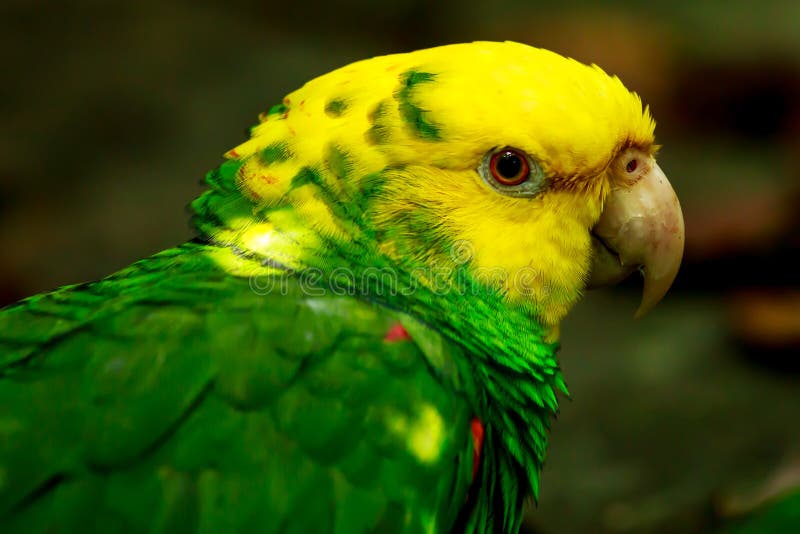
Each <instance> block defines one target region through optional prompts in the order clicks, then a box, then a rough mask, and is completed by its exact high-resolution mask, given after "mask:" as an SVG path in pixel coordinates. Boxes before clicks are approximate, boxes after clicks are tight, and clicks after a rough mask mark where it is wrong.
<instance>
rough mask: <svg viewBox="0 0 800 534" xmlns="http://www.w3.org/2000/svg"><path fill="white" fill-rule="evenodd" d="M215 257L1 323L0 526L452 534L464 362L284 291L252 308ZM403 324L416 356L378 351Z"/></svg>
mask: <svg viewBox="0 0 800 534" xmlns="http://www.w3.org/2000/svg"><path fill="white" fill-rule="evenodd" d="M209 248H210V247H208V246H206V245H203V244H197V243H188V244H186V245H184V246H182V247H178V248H176V249H172V250H169V251H166V252H164V253H161V254H159V255H156V256H154V257H152V258H150V259H147V260H143V261H141V262H138V263H136V264H134V265H133V266H131V267H130V268H128V269H126V270H123V271H121V272H120V273H118V274H116V275H113V276H111V277H109V278H107V279H105V280H103V281H100V282H96V283H92V284H86V285H80V286H71V287H67V288H62V289H60V290H58V291H55V292H53V293H49V294H44V295H39V296H36V297H33V298H30V299H28V300H25V301H22V302H21V303H19V304H17V305H14V306H12V307H10V308H7V309H6V310H4V311H3V312H2V313H0V525H2V529H0V530H2V531H3V532H4V533H6V532H26V533H31V532H44V531H48V532H73V531H75V532H77V531H94V532H100V531H102V532H110V531H120V532H128V531H130V532H136V531H148V532H167V531H169V532H190V531H191V532H230V531H245V530H247V531H254V530H258V531H260V532H282V533H283V532H341V533H345V532H347V533H349V532H369V531H373V532H441V531H446V530H448V528H449V526H450V525H452V524H453V522H454V521H455V520H456V517H457V515H458V513H459V510H460V509H461V508H462V506H463V504H464V502H465V500H466V498H467V492H468V488H469V485H470V482H471V475H472V440H471V438H470V434H469V421H470V418H471V417H472V415H473V413H474V411H473V408H472V407H471V406H470V404H469V402H468V401H467V400H466V395H464V394H463V393H462V392H461V385H460V383H461V381H462V377H461V373H460V371H459V369H458V368H457V364H456V363H454V362H456V360H463V359H464V358H463V356H460V357H459V358H454V357H453V355H452V351H457V350H458V349H457V348H456V347H455V346H453V345H448V344H446V343H444V342H443V341H442V340H441V338H439V337H438V336H437V335H436V334H433V333H432V331H430V330H428V329H427V328H425V327H424V326H422V325H420V324H419V323H415V322H414V321H413V320H411V319H410V318H408V317H407V316H404V315H403V314H401V313H399V312H395V311H392V310H388V309H386V308H382V307H379V306H376V305H373V304H370V303H368V302H364V301H361V300H357V299H354V298H352V297H342V296H333V295H330V294H328V295H322V296H311V295H308V294H306V293H305V292H304V291H303V290H302V288H301V287H300V286H299V285H298V284H297V282H296V281H293V280H289V282H288V283H285V284H284V286H283V287H282V290H281V291H275V292H272V293H270V294H267V295H263V294H257V293H256V292H253V291H252V290H251V289H250V286H249V284H248V281H247V280H246V279H241V278H236V277H233V276H230V275H228V274H227V273H225V272H223V271H222V270H220V269H219V268H217V267H216V266H215V265H214V263H213V262H211V261H210V260H209V259H208V255H207V252H208V249H209ZM398 321H402V322H403V323H404V324H406V325H407V326H408V328H409V331H411V330H413V331H414V332H415V334H419V337H420V339H421V341H420V343H416V342H409V341H403V342H389V341H386V340H384V334H385V333H386V331H387V330H389V328H390V327H391V326H392V325H393V324H396V323H397V322H398ZM423 351H425V352H426V353H427V354H424V353H423Z"/></svg>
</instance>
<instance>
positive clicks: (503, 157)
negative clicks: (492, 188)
mask: <svg viewBox="0 0 800 534" xmlns="http://www.w3.org/2000/svg"><path fill="white" fill-rule="evenodd" d="M489 170H490V171H491V173H492V178H494V179H495V180H497V182H498V183H499V184H501V185H506V186H514V185H519V184H521V183H522V182H524V181H525V180H527V179H528V175H529V174H530V168H529V167H528V160H527V159H525V156H524V155H523V154H521V153H520V152H517V151H516V150H512V149H510V148H507V149H504V150H501V151H500V152H498V153H496V154H494V155H493V156H492V159H491V160H489Z"/></svg>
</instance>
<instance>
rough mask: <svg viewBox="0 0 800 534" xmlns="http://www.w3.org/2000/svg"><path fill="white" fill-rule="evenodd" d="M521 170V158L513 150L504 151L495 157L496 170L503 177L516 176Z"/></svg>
mask: <svg viewBox="0 0 800 534" xmlns="http://www.w3.org/2000/svg"><path fill="white" fill-rule="evenodd" d="M521 171H522V160H521V159H520V157H519V156H517V155H516V154H514V153H513V152H506V153H505V154H503V155H502V156H500V157H499V158H498V159H497V172H498V173H499V174H500V176H502V177H503V178H509V179H511V178H516V177H518V176H519V173H520V172H521Z"/></svg>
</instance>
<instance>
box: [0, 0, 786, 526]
mask: <svg viewBox="0 0 800 534" xmlns="http://www.w3.org/2000/svg"><path fill="white" fill-rule="evenodd" d="M799 27H800V3H798V2H785V1H780V0H765V1H762V2H759V3H757V4H756V3H754V2H752V1H746V0H731V1H728V2H691V1H683V0H657V1H652V2H648V3H646V5H645V3H639V2H632V1H631V2H615V3H612V2H602V1H591V2H589V1H584V2H572V3H569V4H567V3H566V2H563V1H522V0H517V1H514V0H505V1H489V0H459V1H456V0H445V1H441V2H428V1H423V0H383V1H381V2H375V1H372V0H345V1H341V2H328V1H322V0H320V1H313V0H296V1H294V2H274V1H258V0H230V1H212V0H183V1H180V0H139V1H135V2H134V1H119V2H107V1H101V0H96V1H92V0H83V1H75V2H69V3H67V2H46V1H35V0H3V1H2V3H0V59H1V60H2V61H1V62H0V65H2V70H1V71H0V76H2V83H0V305H2V304H7V303H10V302H13V301H14V300H16V299H18V298H21V297H24V296H27V295H30V294H33V293H36V292H39V291H43V290H47V289H51V288H54V287H56V286H58V285H62V284H67V283H74V282H80V281H86V280H91V279H96V278H98V277H101V276H103V275H105V274H108V273H110V272H112V271H114V270H116V269H118V268H120V267H123V266H125V265H126V264H128V263H130V262H132V261H133V260H136V259H138V258H141V257H143V256H146V255H149V254H152V253H154V252H156V251H158V250H161V249H163V248H166V247H169V246H172V245H174V244H176V243H179V242H181V241H183V240H185V239H187V238H189V237H191V235H192V234H191V230H190V228H189V226H188V223H187V213H186V211H185V209H184V206H185V205H186V204H187V203H188V201H190V200H191V199H192V198H194V197H195V196H197V195H198V193H199V192H200V191H201V185H200V179H201V178H202V177H203V175H204V173H205V172H206V171H207V170H209V169H211V168H213V167H215V166H216V165H218V163H219V162H220V158H221V154H222V153H223V152H224V151H226V150H227V149H228V148H231V147H233V146H235V145H236V144H238V143H239V142H240V141H241V140H243V139H244V136H245V133H244V132H245V128H246V127H248V126H250V125H251V124H253V123H254V122H255V118H256V115H257V114H258V112H259V111H262V110H264V109H266V108H267V107H268V106H269V105H271V104H273V103H276V102H279V101H280V99H281V98H282V97H283V95H284V94H286V93H288V92H290V91H291V90H293V89H295V88H296V87H298V86H299V85H301V84H302V83H303V82H304V81H306V80H307V79H309V78H311V77H313V76H316V75H319V74H322V73H324V72H326V71H328V70H330V69H332V68H335V67H338V66H341V65H343V64H345V63H347V62H350V61H353V60H357V59H362V58H366V57H370V56H373V55H378V54H383V53H390V52H397V51H407V50H413V49H416V48H421V47H426V46H432V45H437V44H444V43H449V42H459V41H471V40H480V39H492V40H504V39H511V40H517V41H522V42H525V43H529V44H533V45H536V46H543V47H546V48H551V49H553V50H556V51H558V52H560V53H562V54H565V55H569V56H572V57H575V58H577V59H580V60H582V61H585V62H596V63H598V64H600V65H601V66H603V67H604V68H605V69H606V70H607V71H609V72H612V73H615V74H618V75H619V76H620V77H621V78H622V79H623V81H624V82H625V83H626V85H627V86H628V87H629V88H631V89H633V90H636V91H637V92H639V93H640V94H641V95H642V97H643V99H644V100H645V101H646V102H648V103H649V104H650V106H651V108H652V110H653V113H654V115H655V117H656V118H657V120H658V122H659V127H658V129H657V133H658V137H659V141H660V143H661V144H662V145H663V149H662V151H661V154H660V162H661V166H662V168H664V169H665V171H666V172H667V175H668V176H670V178H671V180H672V182H673V184H674V186H675V188H676V190H677V191H678V194H679V196H680V198H681V201H682V203H683V206H684V210H685V216H686V229H687V248H686V259H685V264H684V267H683V269H682V271H681V273H680V274H679V277H678V280H677V282H676V285H675V288H674V290H673V291H672V292H671V293H670V295H668V297H667V298H666V299H665V301H664V302H663V303H662V304H661V305H660V306H659V307H657V308H656V309H655V310H654V311H653V312H651V313H650V315H649V316H647V317H646V318H644V319H642V320H639V321H633V319H632V317H631V316H632V314H633V311H634V309H635V307H636V300H637V298H638V296H637V289H638V287H637V284H638V281H636V280H634V281H632V282H630V283H629V284H627V286H626V287H623V288H622V289H616V290H614V291H608V292H598V293H592V294H590V295H589V296H588V297H587V298H586V299H585V301H584V302H582V303H581V304H580V305H579V306H578V307H577V308H576V310H575V311H574V313H573V314H572V315H571V316H570V317H569V319H568V320H567V321H566V323H565V325H564V328H563V336H562V338H563V350H562V363H563V367H564V370H565V376H566V378H567V381H568V384H569V386H570V389H571V391H572V398H571V399H569V400H566V399H565V400H564V402H563V405H562V409H561V413H560V416H559V418H558V421H557V422H556V423H555V424H554V428H553V432H552V442H551V447H550V455H549V460H548V463H547V465H546V468H545V471H544V474H543V477H542V492H541V494H542V498H541V501H540V503H539V505H538V507H537V508H535V509H534V508H532V509H531V512H530V514H529V517H528V521H527V523H526V527H525V528H526V529H527V530H528V531H530V532H542V533H560V532H610V533H616V532H619V533H622V532H705V531H708V530H711V529H713V528H715V526H718V525H719V524H721V523H722V522H724V521H725V520H726V519H727V518H730V517H735V516H736V515H737V514H741V513H744V512H746V511H747V510H748V509H750V508H752V507H755V506H759V504H760V503H762V502H764V501H765V500H767V499H769V498H770V496H772V495H774V494H776V493H778V492H780V490H781V488H784V487H786V486H787V485H790V484H799V483H800V372H798V371H800V350H799V349H800V289H799V288H798V285H799V284H798V276H800V270H798V267H800V262H798V260H797V259H796V257H797V254H796V253H797V252H798V249H800V230H799V229H798V228H800V225H798V222H800V215H798V213H800V211H799V210H800V181H799V180H798V178H800V31H799V30H798V28H799ZM221 452H223V453H224V451H221Z"/></svg>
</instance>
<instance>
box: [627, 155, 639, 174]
mask: <svg viewBox="0 0 800 534" xmlns="http://www.w3.org/2000/svg"><path fill="white" fill-rule="evenodd" d="M638 166H639V160H637V159H636V158H633V159H631V160H630V161H628V163H626V164H625V170H626V171H627V172H633V171H635V170H636V168H637V167H638Z"/></svg>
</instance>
